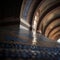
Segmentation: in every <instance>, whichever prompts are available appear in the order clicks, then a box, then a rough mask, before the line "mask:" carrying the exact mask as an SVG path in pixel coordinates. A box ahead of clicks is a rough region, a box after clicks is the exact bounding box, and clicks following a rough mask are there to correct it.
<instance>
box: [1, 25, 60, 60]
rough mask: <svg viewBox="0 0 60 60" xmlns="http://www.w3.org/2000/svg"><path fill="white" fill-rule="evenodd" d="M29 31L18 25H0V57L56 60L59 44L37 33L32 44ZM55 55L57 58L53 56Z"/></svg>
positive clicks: (7, 58) (59, 48) (59, 52)
mask: <svg viewBox="0 0 60 60" xmlns="http://www.w3.org/2000/svg"><path fill="white" fill-rule="evenodd" d="M32 40H33V36H32V32H31V31H27V30H24V29H20V26H19V25H11V26H4V27H0V57H4V58H5V59H6V60H12V59H14V60H22V59H24V60H29V59H30V60H32V59H33V60H35V59H38V60H58V59H59V58H58V57H59V56H60V44H58V43H56V42H51V41H48V39H47V38H45V37H44V36H42V35H41V34H38V33H37V44H36V45H33V44H32ZM56 56H57V58H55V57H56Z"/></svg>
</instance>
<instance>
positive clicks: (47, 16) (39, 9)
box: [20, 0, 60, 41]
mask: <svg viewBox="0 0 60 60" xmlns="http://www.w3.org/2000/svg"><path fill="white" fill-rule="evenodd" d="M21 18H22V19H23V20H25V22H27V23H28V24H29V25H30V27H29V28H28V29H32V30H33V29H35V32H36V33H37V32H39V33H41V34H42V35H44V36H45V37H47V38H49V39H50V40H54V41H55V40H57V39H59V38H60V0H23V3H22V7H21V13H20V20H21ZM33 26H35V27H33Z"/></svg>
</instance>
